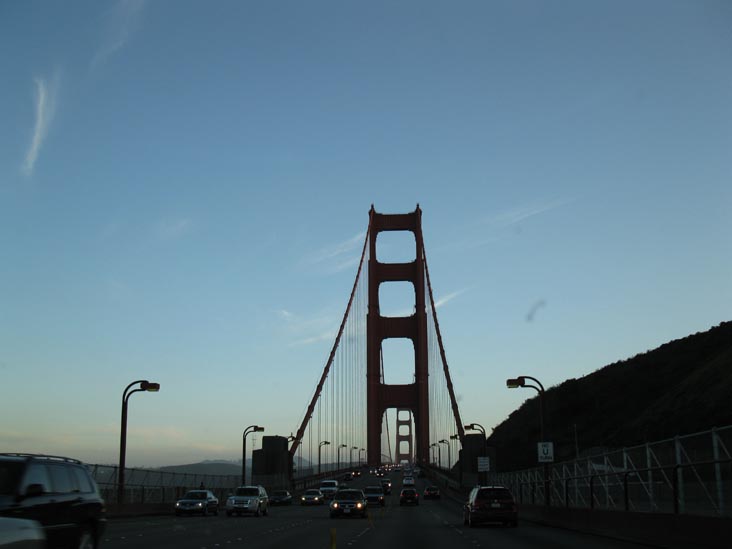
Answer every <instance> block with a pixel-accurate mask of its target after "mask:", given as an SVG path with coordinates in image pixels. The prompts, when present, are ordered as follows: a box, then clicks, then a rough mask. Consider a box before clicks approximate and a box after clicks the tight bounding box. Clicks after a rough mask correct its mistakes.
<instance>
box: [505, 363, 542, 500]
mask: <svg viewBox="0 0 732 549" xmlns="http://www.w3.org/2000/svg"><path fill="white" fill-rule="evenodd" d="M527 379H530V380H531V381H533V382H534V383H536V385H532V384H531V383H526V380H527ZM537 385H538V387H537ZM506 387H508V388H509V389H517V388H519V387H528V388H529V389H534V390H535V391H536V392H537V393H539V434H540V436H541V442H545V440H544V386H543V385H542V384H541V381H539V380H538V379H536V378H535V377H531V376H518V377H515V378H510V379H507V380H506ZM548 473H549V465H548V464H546V463H545V464H544V504H545V505H549V503H550V499H549V475H548Z"/></svg>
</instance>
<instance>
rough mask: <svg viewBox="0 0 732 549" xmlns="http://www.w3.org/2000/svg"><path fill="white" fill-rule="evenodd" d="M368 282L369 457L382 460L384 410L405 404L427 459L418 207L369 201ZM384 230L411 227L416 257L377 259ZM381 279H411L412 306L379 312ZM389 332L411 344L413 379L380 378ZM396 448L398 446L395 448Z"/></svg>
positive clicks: (419, 453)
mask: <svg viewBox="0 0 732 549" xmlns="http://www.w3.org/2000/svg"><path fill="white" fill-rule="evenodd" d="M369 217H370V220H369V221H370V233H369V252H370V253H369V265H368V267H369V288H368V301H369V302H368V318H367V322H366V354H367V358H366V407H367V409H366V415H367V419H366V430H367V443H368V450H367V451H368V463H369V465H371V466H375V465H378V464H379V463H380V462H381V427H382V419H383V415H384V412H385V411H386V410H387V409H389V408H397V409H408V410H410V411H411V412H412V415H413V417H414V429H415V435H416V444H415V446H416V452H415V453H414V457H415V458H416V461H417V463H429V445H430V441H429V432H430V431H429V429H430V418H429V402H428V398H429V390H428V364H427V313H426V309H425V296H426V289H425V271H424V253H423V250H424V247H423V242H422V210H420V208H419V206H417V209H416V210H415V211H414V212H412V213H408V214H380V213H376V211H375V210H374V207H373V206H371V211H370V212H369ZM383 231H411V232H412V233H414V240H415V246H416V253H415V260H414V261H412V262H410V263H380V262H379V261H378V260H377V256H376V241H377V238H378V235H379V233H380V232H383ZM382 282H411V283H412V285H413V286H414V294H415V300H414V301H415V305H416V311H415V312H414V314H412V315H411V316H406V317H382V316H381V314H380V308H379V286H380V284H381V283H382ZM389 338H407V339H411V340H412V344H413V345H414V383H410V384H405V385H386V384H385V383H383V382H382V379H381V344H382V342H383V341H384V340H385V339H389ZM398 452H399V448H397V453H398Z"/></svg>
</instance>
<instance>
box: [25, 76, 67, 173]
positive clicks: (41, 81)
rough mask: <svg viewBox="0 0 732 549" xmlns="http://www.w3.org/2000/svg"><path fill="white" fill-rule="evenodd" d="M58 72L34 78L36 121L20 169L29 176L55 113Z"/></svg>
mask: <svg viewBox="0 0 732 549" xmlns="http://www.w3.org/2000/svg"><path fill="white" fill-rule="evenodd" d="M58 81H59V72H58V71H56V72H55V73H54V76H53V77H52V78H51V79H50V80H48V79H46V78H36V79H35V85H36V89H35V94H36V97H35V99H36V105H35V107H36V108H35V111H36V122H35V125H34V126H33V137H32V138H31V142H30V146H29V147H28V152H26V155H25V160H24V161H23V166H22V168H21V169H22V171H23V173H24V174H25V175H26V176H28V177H30V176H31V175H33V169H34V168H35V165H36V160H38V154H39V153H40V152H41V147H42V146H43V141H44V140H45V139H46V136H47V135H48V129H49V128H50V127H51V122H53V117H54V114H55V113H56V93H57V91H58Z"/></svg>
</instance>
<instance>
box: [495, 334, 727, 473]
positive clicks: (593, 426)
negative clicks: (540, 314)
mask: <svg viewBox="0 0 732 549" xmlns="http://www.w3.org/2000/svg"><path fill="white" fill-rule="evenodd" d="M517 390H526V391H529V390H530V389H517ZM531 391H532V392H533V390H531ZM544 401H545V402H544V405H545V432H546V436H545V437H544V438H545V439H546V440H547V441H553V442H554V454H555V461H563V460H567V459H572V458H574V457H575V452H576V449H575V429H576V433H577V439H576V440H577V442H578V446H579V449H580V451H582V450H583V449H587V448H591V447H615V448H621V447H628V446H633V445H638V444H643V443H645V442H653V441H656V440H662V439H665V438H671V437H673V436H676V435H683V434H689V433H694V432H698V431H704V430H708V429H711V428H712V427H715V426H716V427H722V426H725V425H732V406H731V405H730V403H731V402H732V322H724V323H722V324H720V325H719V326H716V327H714V328H712V329H711V330H708V331H706V332H701V333H696V334H693V335H690V336H688V337H685V338H683V339H678V340H675V341H671V342H670V343H666V344H664V345H661V346H660V347H658V348H657V349H654V350H652V351H648V352H646V353H643V354H639V355H636V356H634V357H633V358H630V359H628V360H623V361H620V362H616V363H614V364H610V365H609V366H605V367H604V368H602V369H600V370H597V371H595V372H593V373H591V374H589V375H587V376H584V377H582V378H580V379H569V380H567V381H565V382H563V383H561V384H560V385H558V386H556V387H552V388H550V389H547V391H546V393H545V395H544ZM539 438H540V437H539V398H538V396H535V397H533V398H531V399H529V400H527V401H526V402H525V403H524V404H523V405H522V406H521V407H520V408H519V409H518V410H516V411H514V412H513V413H512V414H511V415H510V416H509V417H508V418H507V419H506V420H505V421H503V422H502V423H501V424H500V425H498V426H497V427H496V428H495V429H494V430H493V433H492V434H491V435H490V436H489V437H488V444H489V445H490V446H492V447H494V448H495V449H496V469H497V470H498V471H506V470H516V469H521V468H527V467H533V466H535V465H536V442H537V441H538V440H539Z"/></svg>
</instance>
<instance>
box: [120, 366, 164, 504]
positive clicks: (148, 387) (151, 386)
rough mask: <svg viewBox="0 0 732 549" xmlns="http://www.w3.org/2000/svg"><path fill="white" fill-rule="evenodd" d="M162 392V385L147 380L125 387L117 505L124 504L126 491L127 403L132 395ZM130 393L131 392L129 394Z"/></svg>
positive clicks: (139, 380) (134, 382) (140, 380)
mask: <svg viewBox="0 0 732 549" xmlns="http://www.w3.org/2000/svg"><path fill="white" fill-rule="evenodd" d="M137 384H139V385H140V386H139V387H138V388H137V389H132V391H130V389H131V388H132V386H133V385H137ZM159 390H160V383H151V382H150V381H148V380H146V379H138V380H137V381H133V382H132V383H130V384H129V385H128V386H127V387H125V390H124V392H123V393H122V426H121V427H120V433H119V470H118V471H117V503H124V489H125V453H126V452H127V401H128V400H129V398H130V396H131V395H132V393H139V392H140V391H147V392H149V393H157V392H158V391H159ZM128 391H129V392H128Z"/></svg>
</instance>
